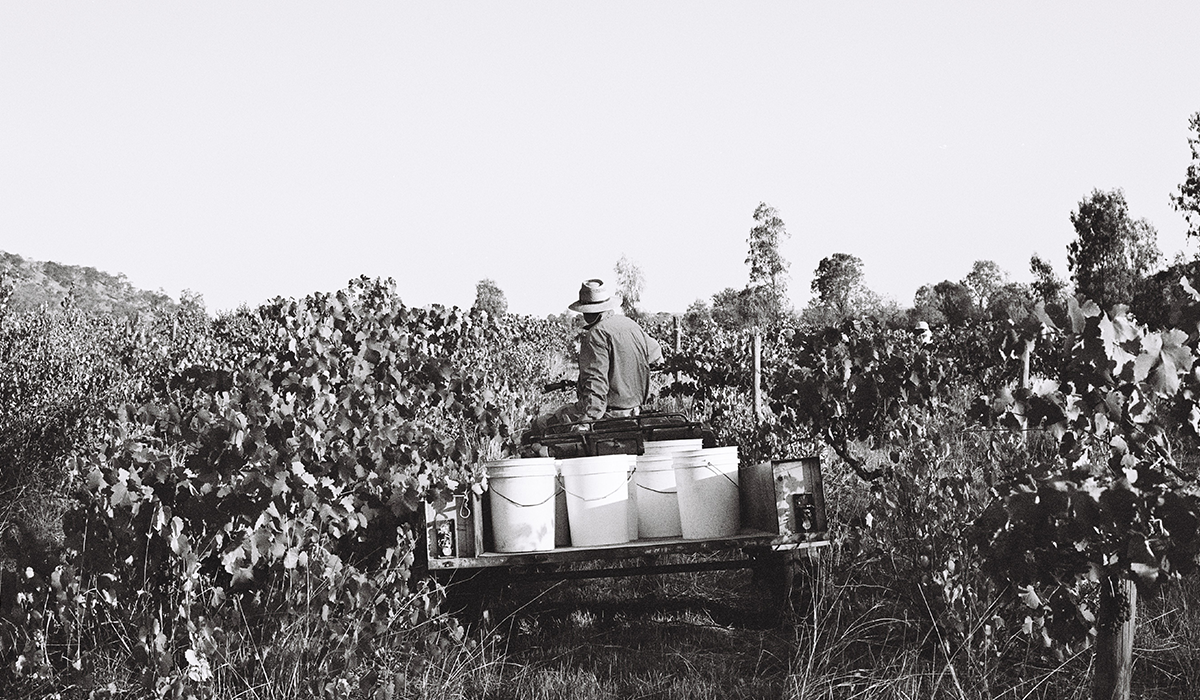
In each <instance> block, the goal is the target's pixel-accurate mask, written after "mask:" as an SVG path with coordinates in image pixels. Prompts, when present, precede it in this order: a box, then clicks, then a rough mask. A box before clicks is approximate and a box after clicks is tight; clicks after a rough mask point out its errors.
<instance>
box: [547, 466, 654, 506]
mask: <svg viewBox="0 0 1200 700" xmlns="http://www.w3.org/2000/svg"><path fill="white" fill-rule="evenodd" d="M636 471H637V467H634V468H633V469H630V470H629V476H627V477H625V483H623V484H621V485H620V486H618V487H617V488H615V489H613V490H612V491H609V492H608V493H606V494H604V495H603V496H596V497H595V498H584V497H583V496H578V495H576V494H573V493H571V492H570V491H568V490H567V487H566V486H564V487H563V489H562V490H563V493H565V494H567V495H568V496H574V497H575V498H578V499H579V500H581V501H583V502H584V503H591V502H593V501H603V500H604V499H606V498H608V497H609V496H612V495H613V494H615V493H618V492H620V490H621V489H628V488H629V481H630V480H631V479H633V473H634V472H636Z"/></svg>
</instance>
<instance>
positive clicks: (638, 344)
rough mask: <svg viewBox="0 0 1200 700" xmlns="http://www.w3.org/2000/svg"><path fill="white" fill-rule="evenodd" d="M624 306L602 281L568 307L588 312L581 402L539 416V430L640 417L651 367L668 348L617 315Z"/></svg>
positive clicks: (589, 284) (585, 315)
mask: <svg viewBox="0 0 1200 700" xmlns="http://www.w3.org/2000/svg"><path fill="white" fill-rule="evenodd" d="M620 305H621V298H620V297H619V296H617V295H615V294H613V293H612V291H611V290H610V289H609V288H608V286H607V285H605V284H604V282H603V281H602V280H598V279H590V280H587V281H586V282H584V283H583V285H582V286H581V287H580V288H579V299H578V300H577V301H575V302H574V303H572V304H571V305H570V306H568V307H567V308H569V309H571V310H572V311H578V312H579V313H581V314H583V321H584V328H585V329H586V330H585V333H584V334H583V337H582V338H581V340H580V344H579V379H578V381H577V382H576V385H575V386H576V396H577V399H576V401H575V403H572V404H568V405H566V406H563V407H562V408H560V409H558V410H557V411H555V412H554V413H550V414H547V415H543V416H539V417H538V418H537V419H536V420H535V421H534V424H533V427H534V430H536V431H538V432H541V431H544V430H545V429H546V427H547V426H549V425H554V424H556V423H569V422H575V421H581V420H598V419H600V418H614V417H620V416H633V415H637V413H638V411H639V410H640V409H641V406H642V404H644V403H645V402H646V401H647V399H649V398H650V366H651V365H655V364H658V363H659V362H662V347H661V346H660V345H659V344H658V341H656V340H655V339H654V338H651V337H650V336H649V335H647V334H646V332H645V331H643V330H642V328H641V326H639V325H638V324H637V323H636V322H635V321H634V320H633V319H631V318H628V317H626V316H622V315H619V314H616V313H614V310H615V309H616V308H618V307H619V306H620Z"/></svg>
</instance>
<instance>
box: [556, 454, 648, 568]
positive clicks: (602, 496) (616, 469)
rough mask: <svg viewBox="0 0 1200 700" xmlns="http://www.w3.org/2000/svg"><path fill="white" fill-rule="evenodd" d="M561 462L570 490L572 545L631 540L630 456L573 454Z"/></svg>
mask: <svg viewBox="0 0 1200 700" xmlns="http://www.w3.org/2000/svg"><path fill="white" fill-rule="evenodd" d="M558 464H559V468H560V469H561V470H562V477H563V490H564V491H566V492H567V519H568V520H569V521H570V524H571V545H572V546H575V547H589V546H593V545H601V544H620V543H622V542H628V541H629V529H630V528H629V510H630V507H629V471H630V456H629V455H623V454H617V455H599V456H596V457H572V458H570V459H562V460H559V462H558Z"/></svg>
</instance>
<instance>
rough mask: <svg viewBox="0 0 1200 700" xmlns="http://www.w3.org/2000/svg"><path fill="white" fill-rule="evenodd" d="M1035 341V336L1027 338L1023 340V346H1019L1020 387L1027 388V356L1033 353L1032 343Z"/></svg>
mask: <svg viewBox="0 0 1200 700" xmlns="http://www.w3.org/2000/svg"><path fill="white" fill-rule="evenodd" d="M1036 342H1037V338H1029V339H1028V340H1026V341H1025V347H1023V348H1021V388H1022V389H1028V388H1029V358H1030V356H1031V355H1032V354H1033V344H1034V343H1036Z"/></svg>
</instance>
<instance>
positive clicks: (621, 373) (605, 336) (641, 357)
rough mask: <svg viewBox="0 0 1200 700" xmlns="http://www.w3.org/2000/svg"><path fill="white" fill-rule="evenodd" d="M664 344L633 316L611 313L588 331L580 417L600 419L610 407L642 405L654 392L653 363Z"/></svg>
mask: <svg viewBox="0 0 1200 700" xmlns="http://www.w3.org/2000/svg"><path fill="white" fill-rule="evenodd" d="M661 360H662V347H661V346H660V345H659V344H658V341H656V340H655V339H654V338H651V337H650V336H649V335H647V334H646V332H645V331H643V330H642V327H641V326H639V325H638V324H637V323H636V322H634V321H633V320H632V319H630V318H627V317H625V316H618V315H615V314H614V315H610V316H605V317H604V318H601V319H600V320H599V321H597V322H596V323H595V324H593V325H592V326H591V327H590V328H588V330H587V333H585V334H584V336H583V339H582V340H581V341H580V346H579V383H578V387H577V391H578V397H579V400H578V402H577V403H576V409H577V411H578V412H579V413H580V414H581V415H580V416H579V417H580V418H581V419H586V420H597V419H600V418H603V417H604V414H605V413H607V412H608V411H613V410H621V409H631V408H638V407H640V406H641V405H642V404H643V403H645V402H646V400H647V399H648V398H649V396H650V365H652V364H656V363H658V362H660V361H661Z"/></svg>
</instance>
